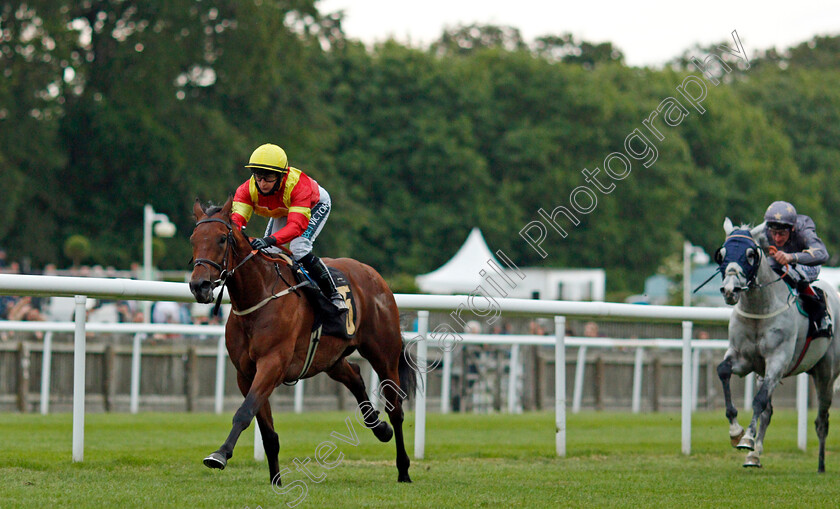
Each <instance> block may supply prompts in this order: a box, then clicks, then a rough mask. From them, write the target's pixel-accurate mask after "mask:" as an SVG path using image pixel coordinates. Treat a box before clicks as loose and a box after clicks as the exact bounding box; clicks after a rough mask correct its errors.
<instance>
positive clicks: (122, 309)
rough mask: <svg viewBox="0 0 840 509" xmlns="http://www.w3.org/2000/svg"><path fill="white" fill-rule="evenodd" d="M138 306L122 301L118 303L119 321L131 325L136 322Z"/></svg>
mask: <svg viewBox="0 0 840 509" xmlns="http://www.w3.org/2000/svg"><path fill="white" fill-rule="evenodd" d="M135 308H136V304H135V303H134V302H132V301H128V300H121V301H118V302H117V319H118V320H119V321H120V322H121V323H130V322H133V321H134V313H135V311H136V309H135Z"/></svg>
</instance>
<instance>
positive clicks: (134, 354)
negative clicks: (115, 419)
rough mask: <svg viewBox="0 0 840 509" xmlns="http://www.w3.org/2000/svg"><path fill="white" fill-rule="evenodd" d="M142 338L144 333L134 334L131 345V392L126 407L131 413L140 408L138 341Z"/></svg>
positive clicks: (144, 335) (144, 336)
mask: <svg viewBox="0 0 840 509" xmlns="http://www.w3.org/2000/svg"><path fill="white" fill-rule="evenodd" d="M144 339H146V334H144V333H142V332H138V333H136V334H134V342H133V344H132V347H131V393H130V395H129V403H128V408H129V411H130V412H131V413H133V414H136V413H137V411H138V410H139V409H140V342H141V341H143V340H144Z"/></svg>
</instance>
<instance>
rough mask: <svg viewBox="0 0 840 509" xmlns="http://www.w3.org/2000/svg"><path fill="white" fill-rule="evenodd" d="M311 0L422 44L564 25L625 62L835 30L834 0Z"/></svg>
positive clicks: (783, 44)
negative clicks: (735, 40)
mask: <svg viewBox="0 0 840 509" xmlns="http://www.w3.org/2000/svg"><path fill="white" fill-rule="evenodd" d="M317 6H318V9H319V11H320V12H321V13H329V12H336V11H339V10H343V11H344V12H345V18H344V24H343V27H344V31H345V33H346V34H347V35H348V36H349V37H350V38H353V39H358V40H361V41H363V42H365V43H366V44H374V43H376V42H381V41H384V40H386V39H388V38H389V37H393V38H394V39H396V40H397V41H400V42H402V43H404V44H410V45H412V46H425V45H428V44H429V43H430V42H433V41H435V40H437V39H438V38H439V37H440V35H441V33H443V30H444V29H445V28H453V27H455V26H458V25H469V24H473V23H480V24H494V25H508V26H513V27H516V28H518V29H519V30H520V32H521V33H522V36H523V37H524V39H525V40H526V42H530V41H532V40H533V39H535V38H536V37H539V36H541V35H547V34H551V35H559V34H562V33H566V32H571V33H572V34H573V35H574V36H576V37H577V38H578V39H583V40H586V41H590V42H596V43H597V42H612V43H613V45H614V46H616V47H617V48H618V49H619V50H621V51H622V52H623V53H624V56H625V61H626V63H627V64H628V65H631V66H645V65H647V66H654V67H658V66H661V65H663V64H664V63H665V62H667V61H669V60H671V59H673V58H674V57H677V56H679V55H681V54H682V53H683V52H684V51H686V50H688V49H690V48H692V47H694V46H695V45H697V44H700V45H701V46H705V45H708V44H712V43H718V42H721V41H724V40H726V41H731V40H732V36H731V33H732V31H733V30H736V31H737V32H738V36H739V37H740V39H741V42H742V44H743V45H744V48H745V49H746V51H747V54H748V56H750V55H751V50H753V51H754V50H759V49H761V50H765V49H768V48H772V47H775V48H777V49H779V50H783V49H786V48H788V47H790V46H793V45H796V44H799V43H801V42H804V41H807V40H809V39H811V38H812V37H813V36H814V35H838V34H840V1H838V0H813V1H809V0H800V1H790V0H764V1H756V0H740V1H737V0H703V1H693V2H692V1H684V0H670V1H663V0H634V1H633V2H627V1H604V0H588V1H587V0H577V1H574V2H569V1H563V0H555V1H549V0H542V1H536V0H513V1H512V0H507V1H501V0H448V1H442V0H425V1H423V2H405V1H401V0H320V1H319V2H318V4H317Z"/></svg>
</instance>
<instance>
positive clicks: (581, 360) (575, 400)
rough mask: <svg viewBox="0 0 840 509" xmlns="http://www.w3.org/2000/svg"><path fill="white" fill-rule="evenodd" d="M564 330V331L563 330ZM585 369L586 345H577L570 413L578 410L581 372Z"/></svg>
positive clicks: (581, 397)
mask: <svg viewBox="0 0 840 509" xmlns="http://www.w3.org/2000/svg"><path fill="white" fill-rule="evenodd" d="M564 332H565V331H564ZM585 369H586V347H585V346H579V347H578V353H577V364H576V365H575V388H574V393H573V394H572V413H573V414H576V413H578V412H580V402H581V400H582V399H583V373H584V370H585Z"/></svg>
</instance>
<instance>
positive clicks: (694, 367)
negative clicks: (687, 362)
mask: <svg viewBox="0 0 840 509" xmlns="http://www.w3.org/2000/svg"><path fill="white" fill-rule="evenodd" d="M699 385H700V349H699V348H695V349H694V350H693V351H692V353H691V411H692V412H696V411H697V399H698V398H699V391H700V388H699V387H698V386H699Z"/></svg>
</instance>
